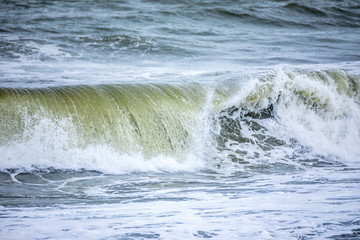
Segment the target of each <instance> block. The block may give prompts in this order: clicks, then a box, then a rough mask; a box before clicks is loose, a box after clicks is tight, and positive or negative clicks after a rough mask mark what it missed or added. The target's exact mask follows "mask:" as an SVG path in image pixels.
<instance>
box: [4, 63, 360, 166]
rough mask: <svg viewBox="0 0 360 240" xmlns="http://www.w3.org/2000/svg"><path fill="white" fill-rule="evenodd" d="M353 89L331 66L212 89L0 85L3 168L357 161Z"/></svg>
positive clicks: (357, 111) (359, 133) (359, 119)
mask: <svg viewBox="0 0 360 240" xmlns="http://www.w3.org/2000/svg"><path fill="white" fill-rule="evenodd" d="M359 92H360V87H359V77H357V76H354V75H351V74H349V73H347V72H345V71H342V70H338V69H330V70H319V71H314V70H299V69H297V70H283V69H277V70H274V71H273V72H271V73H269V74H267V75H264V76H261V77H255V78H252V79H249V80H248V81H238V80H236V79H230V80H226V79H225V80H224V81H223V82H218V83H207V82H204V83H178V84H155V83H136V84H102V85H79V86H60V87H47V88H1V89H0V116H1V117H0V121H1V127H0V144H1V146H0V151H1V152H2V154H1V157H0V163H1V167H2V168H3V169H11V168H22V167H25V168H34V167H35V168H49V167H55V168H70V169H73V168H75V169H82V168H85V169H91V170H100V171H105V172H106V171H115V172H116V171H117V170H116V168H118V170H119V171H138V170H144V171H148V170H157V169H167V170H171V171H172V170H176V169H177V170H184V169H187V170H189V169H198V168H199V167H200V168H201V167H208V166H209V165H208V162H209V161H210V162H211V161H215V160H214V159H217V156H220V155H221V156H223V155H226V156H227V159H230V162H232V163H233V162H236V163H239V164H247V163H256V162H258V161H262V162H264V161H269V162H273V161H288V160H286V159H295V160H294V161H295V162H296V161H299V159H302V156H301V154H300V153H304V151H305V152H306V153H308V154H310V156H324V157H327V158H328V159H341V160H344V161H356V160H357V159H358V157H359V156H360V150H359V149H358V148H357V147H356V146H359V144H360V127H359V126H360V108H359V103H360V94H359ZM304 149H305V150H304ZM26 153H28V154H26ZM303 155H304V154H303ZM134 159H136V160H134ZM222 162H224V161H222ZM222 164H224V163H222ZM215 165H216V164H215ZM145 166H147V167H145ZM169 166H171V167H169ZM212 166H213V165H212ZM114 169H115V170H114Z"/></svg>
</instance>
